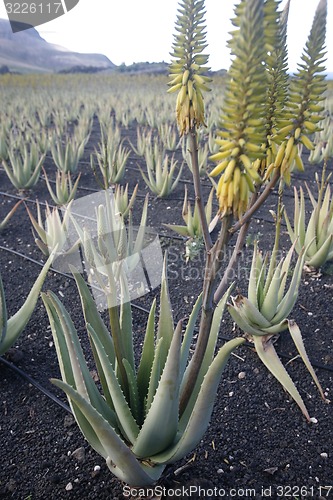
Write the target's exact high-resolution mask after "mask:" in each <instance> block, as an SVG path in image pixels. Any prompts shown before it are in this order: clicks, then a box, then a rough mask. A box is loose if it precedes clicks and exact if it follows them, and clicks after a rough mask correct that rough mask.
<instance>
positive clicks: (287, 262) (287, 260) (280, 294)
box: [278, 241, 296, 303]
mask: <svg viewBox="0 0 333 500" xmlns="http://www.w3.org/2000/svg"><path fill="white" fill-rule="evenodd" d="M295 246H296V241H294V243H293V244H292V246H291V247H290V248H289V250H288V253H287V255H286V257H285V258H284V260H283V263H282V268H281V282H280V288H279V291H278V303H280V302H281V300H282V299H283V295H284V290H285V287H286V282H287V278H288V272H289V269H290V262H291V258H292V255H293V253H294V249H295Z"/></svg>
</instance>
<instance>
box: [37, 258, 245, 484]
mask: <svg viewBox="0 0 333 500" xmlns="http://www.w3.org/2000/svg"><path fill="white" fill-rule="evenodd" d="M74 277H75V280H76V284H77V287H78V289H79V293H80V297H81V302H82V308H83V312H84V315H85V320H86V327H87V332H88V336H89V340H90V343H91V348H92V352H93V355H94V360H95V363H96V367H97V370H98V374H99V378H100V382H101V388H102V394H101V393H100V392H99V391H98V389H97V386H96V384H95V382H94V381H93V379H92V377H91V372H90V371H89V368H88V366H87V363H86V361H85V358H84V355H83V352H82V349H81V346H80V340H79V337H78V334H77V332H76V330H75V327H74V325H73V323H72V321H71V319H70V317H69V314H68V313H67V311H66V310H65V308H64V306H63V305H62V304H61V303H60V301H59V300H58V299H57V297H56V296H55V295H54V294H53V293H52V292H49V293H48V294H47V295H45V294H43V295H42V297H43V301H44V304H45V307H46V310H47V313H48V316H49V319H50V324H51V328H52V333H53V336H54V343H55V347H56V350H57V355H58V359H59V364H60V369H61V376H62V380H52V382H53V383H54V384H55V385H57V386H58V387H60V388H61V389H63V390H64V391H65V392H66V394H67V396H68V399H69V403H70V406H71V408H72V411H73V414H74V416H75V419H76V421H77V423H78V425H79V427H80V429H81V431H82V433H83V434H84V436H85V438H86V439H87V440H88V442H89V443H90V444H91V446H92V447H93V448H94V449H95V450H96V451H97V452H98V453H99V454H100V455H101V456H102V457H104V459H105V460H106V463H107V466H108V467H109V469H110V471H111V472H112V473H113V474H115V475H116V476H117V477H118V478H119V479H121V480H122V481H125V482H126V483H127V484H129V485H132V486H147V485H150V484H153V483H155V482H156V481H157V480H158V479H159V477H160V476H161V474H162V473H163V470H164V469H165V467H166V465H167V464H170V463H173V462H175V461H177V460H179V459H181V458H182V457H184V456H185V455H186V454H188V453H189V452H190V451H191V450H192V449H193V448H194V447H195V446H196V445H197V443H198V442H199V441H200V439H201V438H202V435H203V434H204V432H205V430H206V428H207V426H208V423H209V420H210V416H211V413H212V408H213V403H214V399H215V396H216V391H217V386H218V383H219V380H220V378H221V374H222V372H223V369H224V367H225V365H226V362H227V359H228V357H229V355H230V354H231V352H232V350H233V349H235V348H236V347H237V346H239V345H240V344H241V343H242V342H243V339H240V338H237V339H233V340H231V341H229V342H227V343H226V344H224V346H223V347H222V348H221V349H220V350H219V351H218V353H217V355H216V356H215V357H214V350H215V346H216V341H217V337H218V331H219V327H220V322H221V318H222V314H223V310H224V307H225V302H226V299H227V295H225V296H224V297H223V299H222V300H221V302H220V303H219V304H218V306H217V308H216V311H215V314H214V320H213V324H212V329H211V332H210V342H209V345H208V348H207V351H206V355H205V359H204V363H203V365H202V369H201V371H200V374H199V376H198V379H197V383H196V386H195V389H194V391H193V394H192V397H191V399H190V401H189V403H188V405H187V407H186V411H185V412H184V413H183V414H182V415H181V416H180V413H179V401H180V398H181V393H182V387H183V383H184V381H185V380H186V377H187V369H186V364H187V361H188V357H189V349H190V345H191V341H192V337H193V330H194V326H195V322H196V319H197V315H198V312H199V309H200V306H201V297H199V298H198V300H197V302H196V304H195V306H194V308H193V311H192V313H191V315H190V317H189V320H188V323H187V327H186V329H185V332H184V335H183V336H182V322H179V323H178V325H177V327H176V329H175V330H174V323H173V318H172V310H171V306H170V300H169V293H168V284H167V278H166V266H164V271H163V278H162V287H161V298H160V315H159V320H158V325H157V329H156V330H155V326H154V322H155V310H156V301H154V302H153V304H152V307H151V310H150V314H149V319H148V322H147V327H146V334H145V339H144V344H143V348H142V353H141V359H140V362H139V364H138V366H136V364H135V360H134V358H135V356H134V346H133V334H132V319H131V306H130V304H129V303H128V302H123V303H121V305H120V308H119V310H118V308H117V309H114V308H113V307H111V308H110V310H109V313H110V327H111V335H110V333H109V332H108V330H107V328H106V326H105V325H104V323H103V322H102V320H101V317H100V315H99V313H98V310H97V308H96V305H95V302H94V300H93V299H92V297H91V295H90V293H89V290H88V287H87V285H86V284H85V282H84V280H83V278H82V277H81V275H79V274H78V273H77V272H74ZM161 422H163V425H161Z"/></svg>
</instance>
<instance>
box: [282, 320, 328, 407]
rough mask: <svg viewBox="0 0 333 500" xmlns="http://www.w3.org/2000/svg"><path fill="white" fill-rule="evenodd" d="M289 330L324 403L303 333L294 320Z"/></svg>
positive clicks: (324, 398)
mask: <svg viewBox="0 0 333 500" xmlns="http://www.w3.org/2000/svg"><path fill="white" fill-rule="evenodd" d="M288 328H289V332H290V335H291V337H292V339H293V341H294V344H295V346H296V348H297V350H298V352H299V355H300V356H301V358H302V360H303V362H304V364H305V366H306V367H307V369H308V371H309V373H310V375H311V377H312V378H313V381H314V383H315V384H316V386H317V387H318V390H319V392H320V395H321V397H322V398H323V400H324V401H326V397H325V394H324V391H323V389H322V387H321V385H320V382H319V380H318V377H317V375H316V373H315V371H314V369H313V368H312V365H311V362H310V360H309V357H308V355H307V352H306V350H305V346H304V342H303V339H302V334H301V331H300V329H299V327H298V325H297V323H296V322H295V321H293V320H288Z"/></svg>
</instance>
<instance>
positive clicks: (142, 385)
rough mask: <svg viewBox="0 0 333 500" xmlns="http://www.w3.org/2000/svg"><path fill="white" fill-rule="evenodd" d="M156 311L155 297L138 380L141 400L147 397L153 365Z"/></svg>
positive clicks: (148, 322) (147, 326) (147, 327)
mask: <svg viewBox="0 0 333 500" xmlns="http://www.w3.org/2000/svg"><path fill="white" fill-rule="evenodd" d="M155 311H156V299H154V301H153V303H152V306H151V308H150V312H149V316H148V321H147V325H146V333H145V339H144V343H143V348H142V355H141V360H140V364H139V368H138V374H137V381H138V390H139V395H140V400H141V401H144V400H145V398H146V397H147V393H148V387H149V378H150V374H151V370H152V366H153V361H154V354H155Z"/></svg>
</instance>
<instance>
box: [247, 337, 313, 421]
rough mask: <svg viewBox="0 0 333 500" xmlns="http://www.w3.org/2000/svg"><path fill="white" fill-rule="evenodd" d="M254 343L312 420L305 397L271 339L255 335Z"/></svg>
mask: <svg viewBox="0 0 333 500" xmlns="http://www.w3.org/2000/svg"><path fill="white" fill-rule="evenodd" d="M253 341H254V345H255V348H256V351H257V354H258V356H259V358H260V359H261V361H262V362H263V363H264V365H265V366H266V367H267V368H268V370H269V371H270V372H271V373H272V374H273V375H274V377H275V378H276V379H277V380H278V381H279V382H280V384H281V385H282V386H283V387H284V388H285V390H286V391H288V392H289V394H290V396H291V397H292V398H293V400H294V401H295V402H296V403H297V405H298V406H299V408H300V409H301V411H302V413H303V415H304V416H305V418H306V419H307V420H308V421H310V415H309V413H308V411H307V409H306V407H305V404H304V402H303V399H302V398H301V396H300V394H299V392H298V390H297V388H296V386H295V384H294V382H293V381H292V379H291V377H290V375H289V374H288V372H287V370H286V369H285V367H284V366H283V364H282V362H281V360H280V358H279V357H278V355H277V353H276V350H275V348H274V346H273V343H272V342H271V340H268V341H265V339H262V338H259V337H253Z"/></svg>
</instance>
